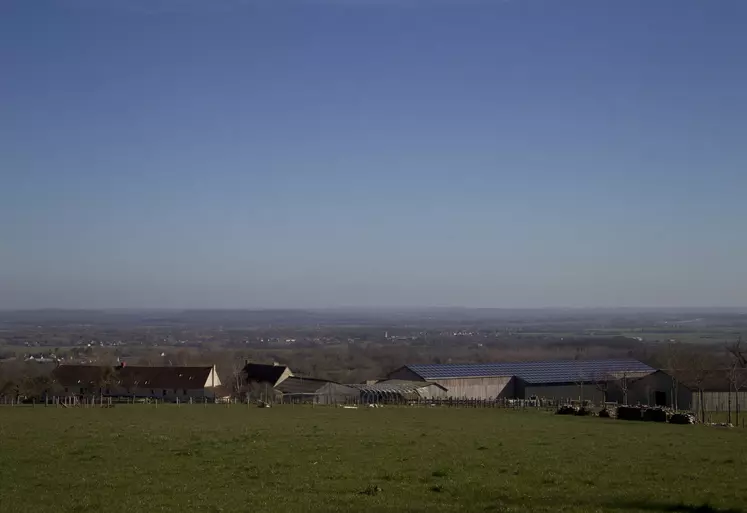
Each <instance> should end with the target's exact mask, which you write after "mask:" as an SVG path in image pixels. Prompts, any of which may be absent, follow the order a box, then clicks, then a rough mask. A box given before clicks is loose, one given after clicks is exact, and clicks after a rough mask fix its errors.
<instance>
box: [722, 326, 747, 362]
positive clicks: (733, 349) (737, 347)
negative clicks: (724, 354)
mask: <svg viewBox="0 0 747 513" xmlns="http://www.w3.org/2000/svg"><path fill="white" fill-rule="evenodd" d="M726 350H727V351H728V352H729V354H731V357H732V358H733V359H734V361H735V362H736V364H737V366H738V367H740V368H742V369H747V349H746V348H745V347H744V346H742V335H741V334H740V335H739V337H737V340H736V342H734V343H733V344H730V345H727V346H726Z"/></svg>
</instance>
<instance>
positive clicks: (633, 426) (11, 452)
mask: <svg viewBox="0 0 747 513" xmlns="http://www.w3.org/2000/svg"><path fill="white" fill-rule="evenodd" d="M744 435H745V432H744V431H742V430H726V429H715V428H706V427H702V426H672V425H663V424H648V423H636V422H625V421H616V420H608V419H596V418H576V417H561V416H554V415H551V414H547V413H525V412H524V413H522V412H512V411H504V410H498V409H485V410H480V409H475V410H472V409H440V408H430V409H425V408H422V409H419V408H381V409H359V410H347V409H336V408H308V407H291V406H287V407H276V408H271V409H259V408H255V407H252V408H248V407H247V406H209V407H207V408H206V407H203V406H182V407H175V406H163V405H161V406H159V407H158V408H155V407H153V406H144V405H140V406H117V407H115V408H112V409H63V408H52V407H49V408H44V407H36V408H31V407H26V408H19V407H16V408H11V407H3V408H0V444H1V445H0V511H2V512H3V513H11V512H36V513H38V512H43V511H50V512H53V511H54V512H83V511H91V512H94V511H96V512H99V511H107V512H109V511H111V512H127V513H135V512H150V511H177V512H179V511H181V512H191V511H210V512H220V511H223V512H236V511H251V512H280V511H318V512H326V511H377V512H385V511H386V512H397V513H401V512H403V511H423V512H425V511H428V512H433V511H436V512H453V511H517V512H519V511H548V512H550V511H588V512H591V511H689V510H690V511H692V510H695V509H694V508H696V507H700V508H701V510H702V511H724V510H729V509H730V508H731V509H734V510H737V509H738V508H741V507H743V505H744V504H747V485H745V484H744V478H745V474H744V471H743V469H744V468H746V467H747V437H745V436H744ZM688 508H689V509H688ZM702 508H706V509H702Z"/></svg>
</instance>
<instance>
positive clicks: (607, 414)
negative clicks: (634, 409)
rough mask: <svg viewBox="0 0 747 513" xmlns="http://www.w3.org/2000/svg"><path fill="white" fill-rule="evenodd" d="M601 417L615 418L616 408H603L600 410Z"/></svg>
mask: <svg viewBox="0 0 747 513" xmlns="http://www.w3.org/2000/svg"><path fill="white" fill-rule="evenodd" d="M599 417H601V418H603V419H613V418H615V417H616V414H615V411H614V410H611V409H609V408H602V410H601V411H600V412H599Z"/></svg>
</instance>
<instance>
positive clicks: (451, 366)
mask: <svg viewBox="0 0 747 513" xmlns="http://www.w3.org/2000/svg"><path fill="white" fill-rule="evenodd" d="M407 368H408V369H410V370H411V371H413V372H415V373H416V374H418V375H419V376H421V377H422V378H423V379H452V378H485V377H496V376H516V377H518V378H521V379H522V380H524V381H525V382H527V383H529V384H543V383H545V384H546V383H573V382H578V381H586V382H590V381H597V380H603V379H609V378H610V377H611V376H614V377H621V376H622V375H623V374H625V375H628V376H629V377H640V376H644V375H646V374H650V373H652V372H654V371H655V370H656V369H653V368H651V367H649V366H648V365H646V364H644V363H642V362H639V361H638V360H632V359H621V360H560V361H552V360H550V361H540V362H513V363H468V364H459V363H447V364H433V365H408V366H407Z"/></svg>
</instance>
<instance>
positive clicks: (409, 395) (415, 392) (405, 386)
mask: <svg viewBox="0 0 747 513" xmlns="http://www.w3.org/2000/svg"><path fill="white" fill-rule="evenodd" d="M346 386H348V387H350V388H353V389H356V390H358V392H359V394H360V401H361V402H363V403H401V402H408V401H420V400H423V399H433V398H436V397H446V388H445V387H443V386H442V385H439V384H438V383H427V382H425V383H424V382H423V381H403V380H385V381H380V382H378V383H373V384H353V385H346Z"/></svg>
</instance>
